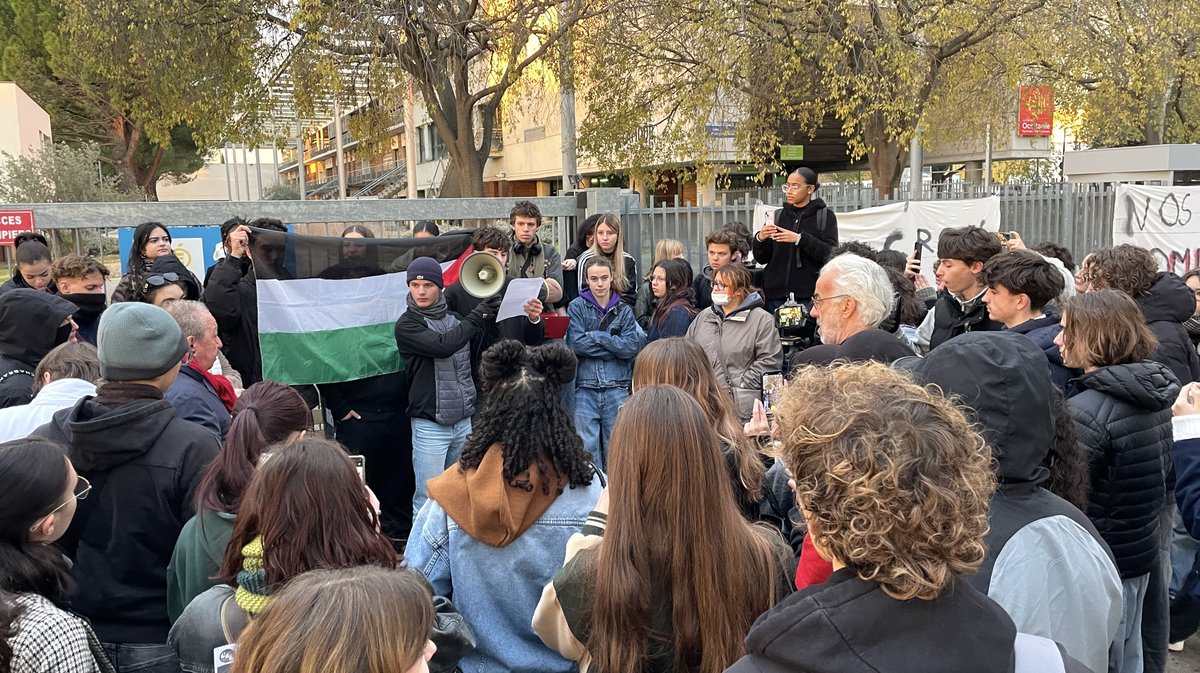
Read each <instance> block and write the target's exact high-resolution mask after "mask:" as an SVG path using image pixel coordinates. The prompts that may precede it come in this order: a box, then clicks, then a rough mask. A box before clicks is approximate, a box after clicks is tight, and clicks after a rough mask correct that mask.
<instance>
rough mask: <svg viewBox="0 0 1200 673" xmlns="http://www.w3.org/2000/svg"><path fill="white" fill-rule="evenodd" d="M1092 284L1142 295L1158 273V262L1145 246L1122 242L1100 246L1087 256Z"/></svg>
mask: <svg viewBox="0 0 1200 673" xmlns="http://www.w3.org/2000/svg"><path fill="white" fill-rule="evenodd" d="M1088 271H1090V272H1091V276H1092V286H1093V287H1095V288H1105V287H1111V288H1112V289H1114V290H1120V291H1122V292H1124V293H1125V294H1127V295H1129V296H1130V297H1133V298H1134V299H1137V298H1138V297H1140V296H1141V295H1143V294H1145V293H1146V291H1147V290H1149V289H1150V286H1151V285H1152V284H1153V283H1154V278H1155V276H1157V275H1158V261H1157V260H1155V259H1154V254H1153V253H1151V252H1150V251H1149V250H1147V249H1145V248H1141V247H1138V246H1136V245H1130V244H1128V243H1122V244H1121V245H1118V246H1116V247H1114V248H1102V249H1100V250H1097V251H1095V252H1093V253H1092V254H1091V255H1090V256H1089V260H1088Z"/></svg>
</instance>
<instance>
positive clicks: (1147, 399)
mask: <svg viewBox="0 0 1200 673" xmlns="http://www.w3.org/2000/svg"><path fill="white" fill-rule="evenodd" d="M1075 387H1076V389H1077V390H1079V393H1078V394H1077V395H1075V396H1074V397H1072V398H1071V399H1070V400H1068V401H1067V402H1068V404H1069V405H1070V407H1071V416H1072V417H1073V418H1074V419H1075V427H1076V429H1077V430H1078V434H1079V441H1080V442H1082V443H1083V445H1084V446H1085V447H1087V452H1088V462H1089V464H1090V465H1091V472H1092V492H1091V498H1090V500H1089V502H1088V509H1087V515H1088V518H1090V519H1091V520H1092V523H1094V524H1096V528H1097V530H1099V531H1100V535H1102V536H1103V537H1104V540H1105V541H1106V542H1108V546H1109V548H1111V549H1112V552H1113V555H1114V556H1115V557H1116V560H1117V568H1118V569H1119V570H1120V571H1121V578H1122V579H1132V578H1135V577H1140V576H1142V575H1145V574H1146V573H1148V572H1150V571H1151V570H1152V569H1153V567H1154V565H1155V563H1156V562H1157V557H1158V520H1159V515H1160V514H1161V513H1162V510H1163V507H1164V506H1165V505H1166V489H1167V473H1168V471H1169V470H1170V467H1171V455H1170V450H1171V404H1173V403H1174V402H1175V397H1176V395H1178V394H1179V384H1178V383H1177V382H1176V380H1175V375H1174V374H1172V373H1171V370H1170V369H1168V368H1167V367H1166V366H1164V365H1161V364H1159V363H1157V362H1151V361H1149V360H1147V361H1145V362H1134V363H1131V364H1123V365H1112V366H1109V367H1102V368H1100V369H1097V370H1096V371H1093V372H1089V373H1087V374H1084V375H1083V376H1080V377H1079V378H1078V379H1076V380H1075Z"/></svg>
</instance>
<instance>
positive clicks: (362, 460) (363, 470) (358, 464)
mask: <svg viewBox="0 0 1200 673" xmlns="http://www.w3.org/2000/svg"><path fill="white" fill-rule="evenodd" d="M350 462H352V463H354V469H356V470H358V478H359V479H362V480H363V483H364V484H365V483H367V458H366V456H356V455H353V454H351V455H350Z"/></svg>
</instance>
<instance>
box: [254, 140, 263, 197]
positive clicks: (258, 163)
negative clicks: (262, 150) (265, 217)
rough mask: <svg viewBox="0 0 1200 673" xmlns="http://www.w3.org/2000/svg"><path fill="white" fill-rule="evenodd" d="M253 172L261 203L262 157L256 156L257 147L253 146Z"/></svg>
mask: <svg viewBox="0 0 1200 673" xmlns="http://www.w3.org/2000/svg"><path fill="white" fill-rule="evenodd" d="M254 170H255V172H257V173H258V200H259V201H262V157H261V156H259V154H258V145H255V146H254Z"/></svg>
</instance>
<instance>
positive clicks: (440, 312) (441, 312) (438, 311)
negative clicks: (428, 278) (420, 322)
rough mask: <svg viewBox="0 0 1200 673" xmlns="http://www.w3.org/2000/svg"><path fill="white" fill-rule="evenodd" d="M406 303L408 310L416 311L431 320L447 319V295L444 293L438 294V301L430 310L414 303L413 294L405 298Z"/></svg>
mask: <svg viewBox="0 0 1200 673" xmlns="http://www.w3.org/2000/svg"><path fill="white" fill-rule="evenodd" d="M405 301H407V302H408V310H410V311H416V312H417V313H418V314H419V315H421V316H424V317H426V318H429V319H431V320H441V319H442V318H445V317H446V311H447V308H446V295H445V294H444V293H442V292H438V298H437V301H435V302H433V305H432V306H430V307H429V308H421V307H420V306H417V302H415V301H413V298H412V295H411V294H410V295H408V297H406V298H405Z"/></svg>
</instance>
